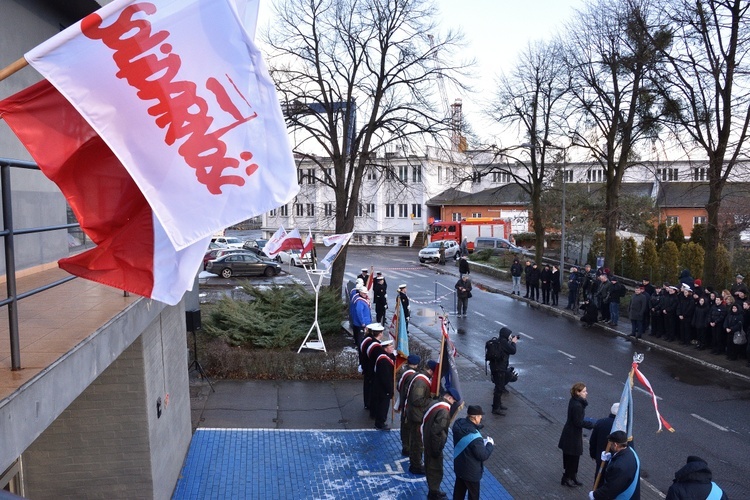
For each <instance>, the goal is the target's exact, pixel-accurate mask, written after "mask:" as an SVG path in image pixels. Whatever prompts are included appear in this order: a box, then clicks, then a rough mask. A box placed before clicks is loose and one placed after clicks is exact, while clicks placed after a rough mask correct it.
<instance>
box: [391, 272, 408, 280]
mask: <svg viewBox="0 0 750 500" xmlns="http://www.w3.org/2000/svg"><path fill="white" fill-rule="evenodd" d="M390 274H395V275H396V276H400V277H402V278H411V275H410V274H406V273H400V272H398V271H391V272H390Z"/></svg>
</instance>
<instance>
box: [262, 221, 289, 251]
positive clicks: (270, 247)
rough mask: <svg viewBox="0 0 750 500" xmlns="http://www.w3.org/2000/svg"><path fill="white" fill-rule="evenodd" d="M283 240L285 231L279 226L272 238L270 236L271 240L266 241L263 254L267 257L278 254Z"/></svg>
mask: <svg viewBox="0 0 750 500" xmlns="http://www.w3.org/2000/svg"><path fill="white" fill-rule="evenodd" d="M285 238H286V229H284V226H279V228H278V229H277V230H276V232H275V233H273V236H271V239H270V240H268V241H267V242H266V244H265V245H264V246H263V253H264V254H266V255H268V256H269V257H273V256H274V255H276V254H277V253H279V252H280V251H281V243H282V242H283V241H284V239H285Z"/></svg>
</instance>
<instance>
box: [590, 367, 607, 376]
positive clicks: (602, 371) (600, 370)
mask: <svg viewBox="0 0 750 500" xmlns="http://www.w3.org/2000/svg"><path fill="white" fill-rule="evenodd" d="M589 366H590V367H591V368H593V369H594V370H596V371H598V372H601V373H603V374H605V375H609V376H610V377H611V376H612V374H611V373H609V372H607V371H604V370H602V369H601V368H599V367H598V366H594V365H589Z"/></svg>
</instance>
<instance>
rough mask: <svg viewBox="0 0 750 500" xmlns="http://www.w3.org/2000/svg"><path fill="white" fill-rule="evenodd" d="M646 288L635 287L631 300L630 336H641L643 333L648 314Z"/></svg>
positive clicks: (629, 313) (629, 312)
mask: <svg viewBox="0 0 750 500" xmlns="http://www.w3.org/2000/svg"><path fill="white" fill-rule="evenodd" d="M644 290H645V288H644V287H643V286H639V287H636V288H635V292H634V294H633V298H632V299H631V300H630V310H629V311H628V315H629V316H630V336H631V337H636V338H641V336H642V335H643V331H644V327H643V317H644V316H645V315H646V314H648V295H646V294H645V293H644Z"/></svg>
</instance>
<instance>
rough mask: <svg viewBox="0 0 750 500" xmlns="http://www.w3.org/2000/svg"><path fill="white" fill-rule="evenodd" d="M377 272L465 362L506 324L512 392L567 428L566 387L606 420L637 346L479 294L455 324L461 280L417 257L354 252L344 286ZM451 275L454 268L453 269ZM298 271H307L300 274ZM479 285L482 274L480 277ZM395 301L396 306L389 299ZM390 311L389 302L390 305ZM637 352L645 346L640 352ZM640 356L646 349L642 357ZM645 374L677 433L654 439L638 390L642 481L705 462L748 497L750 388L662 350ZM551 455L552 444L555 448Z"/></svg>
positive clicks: (414, 320) (645, 399) (649, 355)
mask: <svg viewBox="0 0 750 500" xmlns="http://www.w3.org/2000/svg"><path fill="white" fill-rule="evenodd" d="M370 265H373V266H374V268H375V270H376V271H377V270H380V271H382V272H383V273H384V274H385V275H386V279H387V282H388V289H389V297H395V289H396V287H397V286H398V285H399V284H400V283H401V282H405V283H407V284H408V289H407V290H408V294H409V297H410V300H411V302H412V304H413V305H412V308H411V309H412V316H411V324H412V325H413V326H414V327H418V328H421V329H422V330H423V331H425V332H428V333H430V334H431V335H432V336H433V337H434V338H435V339H436V348H435V350H436V351H437V339H438V335H439V331H440V330H439V323H438V320H437V315H438V314H439V310H440V309H439V307H438V303H432V301H434V300H435V298H436V297H437V298H438V299H439V305H442V306H443V307H445V309H446V310H447V311H449V313H450V318H451V323H452V325H453V326H454V328H455V333H454V334H453V335H452V339H453V340H454V342H455V344H456V347H457V349H458V351H459V353H460V355H462V356H464V357H467V358H469V359H471V360H473V361H474V362H475V363H477V364H478V365H482V364H483V363H484V344H485V342H486V340H487V339H488V338H490V337H491V336H494V335H496V333H497V331H498V329H499V328H500V327H501V326H507V327H508V328H510V329H511V330H513V331H514V332H517V333H520V334H521V341H520V342H519V343H518V354H517V355H516V356H513V357H512V358H511V364H512V365H513V366H515V367H516V368H517V369H518V371H519V372H520V377H519V381H518V382H517V383H516V384H515V385H514V389H515V390H517V391H519V392H520V393H522V394H523V396H524V397H525V398H526V399H527V400H528V401H529V402H530V403H531V404H533V405H536V406H538V407H540V408H544V410H545V412H547V413H549V414H551V415H556V416H558V419H559V423H560V427H561V428H562V425H563V423H564V420H565V415H566V409H567V403H568V399H569V389H570V387H571V386H572V385H573V383H575V382H578V381H582V382H584V383H585V384H586V385H587V387H588V391H589V396H588V400H589V403H590V404H589V407H588V409H587V415H588V416H590V417H594V418H601V417H604V416H606V415H607V414H608V413H609V408H610V406H611V404H612V403H614V402H616V401H618V400H619V398H620V394H621V392H622V389H623V385H624V383H625V381H626V379H627V375H628V372H629V370H630V365H631V363H632V360H633V354H634V352H635V349H634V345H633V344H631V343H630V342H628V341H626V340H624V339H622V338H621V337H619V336H617V335H614V334H611V333H607V332H605V331H603V330H602V329H598V328H592V329H584V328H582V326H581V324H580V322H578V321H576V320H573V319H569V318H566V317H560V316H558V315H554V314H550V313H547V312H544V311H543V310H542V309H540V308H538V307H535V306H533V305H530V304H527V303H526V302H524V301H518V300H515V299H512V298H510V297H508V296H506V295H504V294H497V293H491V292H488V291H484V290H482V289H480V288H479V287H476V286H475V287H474V291H473V297H472V298H471V299H470V300H469V312H468V317H467V318H456V317H455V315H454V314H453V313H454V299H453V294H452V293H451V290H453V286H454V285H455V283H456V281H457V277H456V276H455V275H452V274H444V273H443V270H442V269H438V270H437V272H436V271H435V270H433V269H430V268H427V267H423V266H420V265H419V262H418V259H417V251H416V249H407V248H379V249H378V251H377V252H373V251H372V249H371V248H362V247H350V248H349V253H348V261H347V278H348V279H353V278H354V276H356V275H357V274H358V273H359V272H360V269H361V268H363V267H368V268H369V266H370ZM446 270H447V271H453V272H454V273H455V271H456V270H455V268H453V267H451V266H450V264H449V265H448V267H447V268H446ZM299 271H301V270H299ZM475 279H476V280H477V281H480V282H481V280H482V276H481V275H479V276H476V277H475ZM393 302H395V298H394V300H393ZM389 303H391V301H389ZM639 349H640V348H639ZM639 352H640V350H639ZM643 354H644V356H645V359H644V361H643V362H642V363H641V364H640V371H641V372H642V373H643V374H644V375H645V376H646V377H647V378H648V380H649V381H650V383H651V386H652V387H653V389H654V391H655V393H656V395H657V397H658V399H657V404H658V408H659V411H660V412H661V414H662V416H663V417H664V418H665V419H666V420H667V421H668V422H669V423H670V424H671V425H672V427H674V429H675V430H676V431H675V432H673V433H671V432H666V431H663V432H660V433H657V432H656V431H657V429H658V420H657V417H656V413H655V411H654V405H653V403H652V399H651V397H650V395H649V394H648V393H647V392H646V391H645V390H644V389H643V388H642V386H641V385H640V384H639V383H638V382H636V385H635V389H634V392H633V399H634V418H633V422H634V442H635V446H636V448H637V450H638V451H639V455H640V457H641V460H642V462H643V471H644V475H643V476H644V478H647V479H648V481H649V482H651V483H652V484H654V485H655V486H656V487H657V488H658V489H659V490H661V491H666V490H667V489H668V488H669V485H670V484H671V480H672V478H673V475H674V471H675V470H677V469H678V468H679V467H681V466H682V465H684V463H685V459H686V457H687V456H688V455H698V456H701V457H702V458H704V459H705V460H707V462H708V464H709V466H710V467H711V469H712V471H713V473H714V478H715V479H717V481H719V482H720V484H721V485H722V486H723V487H724V488H725V490H726V491H731V492H732V494H731V495H730V497H732V498H750V460H748V457H750V417H749V416H750V402H749V399H750V384H748V383H746V382H745V381H743V380H741V379H734V378H733V377H731V376H729V375H725V374H723V373H720V372H717V371H715V370H711V369H709V368H706V367H704V366H701V365H699V364H692V363H689V362H685V361H677V360H676V359H675V358H673V357H670V356H668V355H666V354H664V353H662V352H657V351H646V352H643ZM551 445H552V447H554V446H556V443H551Z"/></svg>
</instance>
